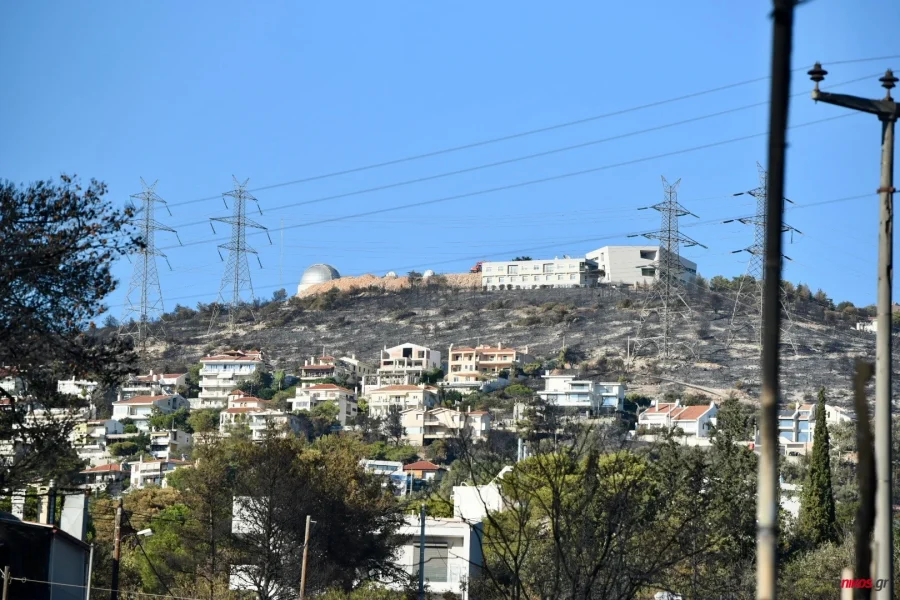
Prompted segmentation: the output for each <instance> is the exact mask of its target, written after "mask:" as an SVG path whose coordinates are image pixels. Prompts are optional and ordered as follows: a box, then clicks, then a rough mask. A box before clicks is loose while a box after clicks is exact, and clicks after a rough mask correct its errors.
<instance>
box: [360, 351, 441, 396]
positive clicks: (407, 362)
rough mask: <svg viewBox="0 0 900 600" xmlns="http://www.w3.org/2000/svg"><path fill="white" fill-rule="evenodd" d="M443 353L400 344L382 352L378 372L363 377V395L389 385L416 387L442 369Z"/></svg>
mask: <svg viewBox="0 0 900 600" xmlns="http://www.w3.org/2000/svg"><path fill="white" fill-rule="evenodd" d="M440 366H441V353H440V352H438V351H437V350H431V349H430V348H426V347H425V346H419V345H417V344H409V343H406V344H400V345H399V346H394V347H393V348H387V347H385V348H384V349H383V350H382V351H381V357H380V361H379V363H378V370H377V371H376V372H375V373H374V374H369V375H364V376H363V395H368V393H369V392H370V391H371V390H374V389H378V388H382V387H386V386H389V385H415V384H418V383H420V382H421V381H422V376H423V375H424V374H425V373H426V372H428V371H431V370H432V369H437V368H440Z"/></svg>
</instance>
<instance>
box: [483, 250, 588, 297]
mask: <svg viewBox="0 0 900 600" xmlns="http://www.w3.org/2000/svg"><path fill="white" fill-rule="evenodd" d="M597 278H598V273H597V265H596V263H595V262H594V261H593V260H590V259H587V258H572V257H569V256H564V257H562V258H554V259H553V260H510V261H502V262H485V263H482V265H481V287H482V288H483V289H486V290H511V289H536V288H544V287H552V288H569V287H590V286H593V285H596V284H597Z"/></svg>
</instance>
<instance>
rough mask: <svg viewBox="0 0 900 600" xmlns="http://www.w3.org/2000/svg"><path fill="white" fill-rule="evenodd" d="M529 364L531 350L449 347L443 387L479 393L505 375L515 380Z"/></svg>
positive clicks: (498, 346)
mask: <svg viewBox="0 0 900 600" xmlns="http://www.w3.org/2000/svg"><path fill="white" fill-rule="evenodd" d="M529 360H530V357H529V356H528V349H527V348H526V349H525V350H524V351H521V350H518V349H516V348H504V347H503V344H497V346H488V345H484V344H481V345H478V346H475V347H474V348H473V347H466V346H461V347H458V348H454V347H453V346H452V345H451V346H450V349H449V351H448V352H447V374H446V375H445V376H444V381H443V383H442V384H441V385H442V386H443V387H446V388H447V389H452V390H456V391H459V392H468V391H475V390H480V389H482V388H483V387H484V384H485V382H490V381H496V380H497V379H498V378H499V376H500V375H501V374H502V373H504V372H505V373H506V374H507V379H509V378H510V375H512V376H513V377H514V376H515V371H516V370H517V369H519V368H522V367H523V366H524V365H525V363H526V362H528V361H529Z"/></svg>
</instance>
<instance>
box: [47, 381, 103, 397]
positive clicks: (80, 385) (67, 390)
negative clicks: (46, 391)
mask: <svg viewBox="0 0 900 600" xmlns="http://www.w3.org/2000/svg"><path fill="white" fill-rule="evenodd" d="M99 385H100V384H98V383H97V382H96V381H89V380H87V379H75V378H74V377H73V378H71V379H60V380H59V381H57V382H56V391H57V392H59V393H60V394H70V395H72V396H79V397H82V398H87V397H88V396H90V395H91V394H93V393H94V390H96V389H97V386H99Z"/></svg>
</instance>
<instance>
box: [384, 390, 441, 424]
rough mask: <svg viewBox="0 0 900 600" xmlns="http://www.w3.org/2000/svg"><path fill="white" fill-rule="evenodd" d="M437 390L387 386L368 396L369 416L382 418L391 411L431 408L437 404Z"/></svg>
mask: <svg viewBox="0 0 900 600" xmlns="http://www.w3.org/2000/svg"><path fill="white" fill-rule="evenodd" d="M437 392H438V390H437V388H436V387H432V386H427V385H389V386H385V387H383V388H378V389H376V390H372V391H371V392H370V393H369V394H368V396H367V399H368V402H369V415H371V416H372V417H378V418H384V417H387V416H388V413H390V412H391V410H392V409H395V408H396V409H397V410H400V411H404V410H406V409H409V408H431V407H432V406H434V405H435V404H436V403H437Z"/></svg>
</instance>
